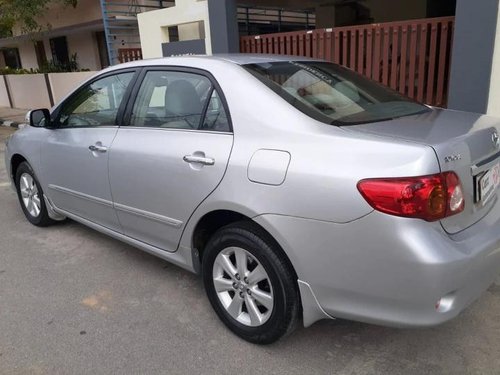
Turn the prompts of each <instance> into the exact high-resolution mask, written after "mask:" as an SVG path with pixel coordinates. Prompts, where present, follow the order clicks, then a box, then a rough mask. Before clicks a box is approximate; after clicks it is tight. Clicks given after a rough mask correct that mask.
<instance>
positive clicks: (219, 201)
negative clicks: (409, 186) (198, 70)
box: [181, 67, 439, 246]
mask: <svg viewBox="0 0 500 375" xmlns="http://www.w3.org/2000/svg"><path fill="white" fill-rule="evenodd" d="M212 73H213V74H214V76H215V78H216V79H217V80H218V82H219V84H220V85H221V87H222V89H223V91H224V94H225V97H226V100H227V103H228V106H229V110H230V113H231V118H232V122H233V128H234V147H233V152H232V154H231V158H230V161H229V165H228V169H227V172H226V175H225V176H224V179H223V180H222V182H221V184H220V185H219V186H218V188H217V189H216V190H215V191H214V192H213V193H212V194H211V195H210V196H209V197H208V198H207V199H206V200H205V201H204V202H203V203H202V204H201V205H200V207H199V208H198V209H197V210H196V212H195V213H194V214H193V216H192V218H191V220H190V222H189V223H188V224H187V227H186V231H185V234H184V236H183V240H182V243H181V244H182V245H183V246H190V235H191V233H192V230H193V229H194V228H195V225H196V223H197V222H198V221H199V220H200V218H201V217H203V215H204V214H206V213H208V212H210V211H213V210H219V209H227V210H233V211H237V212H240V213H242V214H244V215H246V216H249V217H255V216H258V215H262V214H278V215H287V216H295V217H302V218H311V219H316V220H323V221H328V222H334V223H348V222H350V221H353V220H356V219H358V218H360V217H363V216H365V215H367V214H368V213H370V212H371V211H372V210H373V209H372V208H371V206H369V205H368V203H367V202H366V201H365V200H364V199H363V198H362V196H361V195H360V194H359V192H358V190H357V187H356V185H357V183H358V181H360V180H361V179H364V178H370V177H393V176H394V177H395V176H416V175H426V174H433V173H438V172H439V165H438V161H437V158H436V155H435V153H434V151H433V149H432V148H431V147H428V146H424V145H419V144H416V143H413V142H406V141H401V140H391V139H387V138H382V137H378V136H373V135H364V134H352V133H350V132H346V131H344V130H342V129H340V128H338V127H335V126H331V125H327V124H323V123H319V122H317V121H315V120H313V119H311V118H309V117H308V116H306V115H305V114H303V113H302V112H300V111H298V110H296V109H295V108H294V107H292V106H291V105H289V104H288V103H287V102H285V101H284V100H282V99H281V98H280V97H278V96H277V95H276V94H275V93H274V92H272V91H271V90H270V89H268V88H267V87H265V86H264V85H263V84H261V83H260V82H259V81H258V80H257V79H255V78H254V77H252V76H251V75H249V74H248V73H246V72H245V71H244V70H243V68H241V67H234V68H232V69H221V70H220V71H219V69H217V68H214V69H213V70H212ZM261 149H268V150H281V151H286V152H288V153H289V154H290V164H289V167H288V170H287V173H286V178H285V181H284V182H283V183H282V184H281V185H279V186H273V185H266V184H260V183H255V182H252V181H250V180H249V178H248V165H249V162H250V160H251V158H252V156H253V155H254V153H255V152H256V151H258V150H261Z"/></svg>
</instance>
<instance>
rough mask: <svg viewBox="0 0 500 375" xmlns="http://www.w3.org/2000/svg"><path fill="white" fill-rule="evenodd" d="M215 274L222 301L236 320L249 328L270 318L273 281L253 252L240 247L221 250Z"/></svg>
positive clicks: (272, 306)
mask: <svg viewBox="0 0 500 375" xmlns="http://www.w3.org/2000/svg"><path fill="white" fill-rule="evenodd" d="M212 276H213V283H214V287H215V291H216V293H217V296H218V297H219V301H220V302H221V304H222V306H223V307H224V308H225V309H226V311H227V312H228V313H229V315H230V316H231V317H232V318H233V319H235V320H236V321H238V322H239V323H241V324H243V325H245V326H249V327H258V326H261V325H263V324H264V323H265V322H266V321H267V320H268V319H269V317H270V316H271V314H272V312H273V308H274V297H273V288H272V285H271V280H270V278H269V276H268V274H267V272H266V270H265V269H264V267H263V266H262V264H261V263H260V262H259V261H258V260H257V259H256V258H255V257H254V256H253V255H252V254H250V253H249V252H248V251H246V250H245V249H242V248H240V247H229V248H226V249H224V250H222V251H221V252H220V253H219V254H218V255H217V257H216V259H215V262H214V265H213V273H212Z"/></svg>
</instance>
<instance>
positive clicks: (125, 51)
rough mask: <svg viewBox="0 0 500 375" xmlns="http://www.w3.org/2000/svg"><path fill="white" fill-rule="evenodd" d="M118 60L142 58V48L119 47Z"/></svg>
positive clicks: (126, 60) (122, 61) (121, 61)
mask: <svg viewBox="0 0 500 375" xmlns="http://www.w3.org/2000/svg"><path fill="white" fill-rule="evenodd" d="M118 60H119V61H120V63H124V62H129V61H136V60H142V50H141V49H140V48H120V49H118Z"/></svg>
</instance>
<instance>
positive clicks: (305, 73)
mask: <svg viewBox="0 0 500 375" xmlns="http://www.w3.org/2000/svg"><path fill="white" fill-rule="evenodd" d="M245 68H246V69H247V70H248V71H249V72H250V73H251V74H253V75H254V76H255V77H257V78H258V79H259V80H260V81H262V82H263V83H264V84H266V85H267V86H268V87H269V88H271V89H272V90H273V91H274V92H276V93H277V94H278V95H280V96H281V97H282V98H283V99H285V100H286V101H288V102H289V103H290V104H291V105H293V106H294V107H296V108H297V109H299V110H301V111H302V112H304V113H305V114H307V115H308V116H310V117H312V118H314V119H316V120H319V121H322V122H324V123H327V124H335V125H339V126H343V125H354V124H360V123H367V122H375V121H383V120H389V119H393V118H398V117H403V116H410V115H415V114H419V113H422V112H425V111H428V108H427V107H425V106H424V105H421V104H418V103H416V102H414V101H412V100H410V99H408V98H406V97H404V96H402V95H400V94H399V93H397V92H395V91H393V90H390V89H388V88H386V87H384V86H382V85H380V84H378V83H376V82H373V81H370V80H368V79H367V78H364V77H362V76H361V75H359V74H357V73H355V72H353V71H350V70H348V69H346V68H342V67H340V66H338V65H335V64H331V63H327V62H316V61H314V62H310V61H307V62H303V61H297V62H296V61H286V62H267V63H260V64H249V65H245Z"/></svg>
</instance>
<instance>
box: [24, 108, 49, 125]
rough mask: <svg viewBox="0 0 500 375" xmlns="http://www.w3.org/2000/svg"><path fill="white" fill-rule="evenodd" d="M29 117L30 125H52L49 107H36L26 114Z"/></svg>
mask: <svg viewBox="0 0 500 375" xmlns="http://www.w3.org/2000/svg"><path fill="white" fill-rule="evenodd" d="M26 117H27V118H29V124H30V126H34V127H36V128H45V127H50V112H49V110H48V109H46V108H43V109H34V110H32V111H29V112H28V114H27V115H26Z"/></svg>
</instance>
